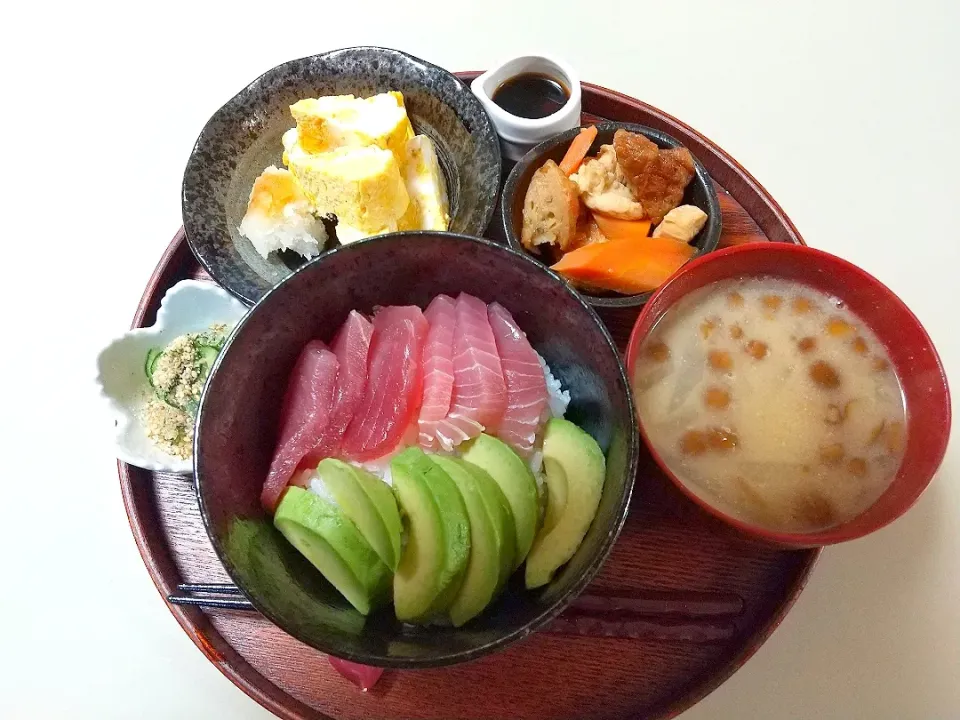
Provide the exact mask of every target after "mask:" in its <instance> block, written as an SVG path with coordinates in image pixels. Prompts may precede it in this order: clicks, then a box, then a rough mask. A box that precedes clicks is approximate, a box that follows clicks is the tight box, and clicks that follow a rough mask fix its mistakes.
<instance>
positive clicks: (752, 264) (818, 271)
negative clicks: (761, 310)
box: [627, 243, 950, 547]
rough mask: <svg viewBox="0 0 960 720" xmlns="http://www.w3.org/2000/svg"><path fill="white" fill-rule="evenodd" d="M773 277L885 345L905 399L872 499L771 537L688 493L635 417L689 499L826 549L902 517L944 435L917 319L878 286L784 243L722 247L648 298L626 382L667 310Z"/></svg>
mask: <svg viewBox="0 0 960 720" xmlns="http://www.w3.org/2000/svg"><path fill="white" fill-rule="evenodd" d="M761 276H763V277H775V278H783V279H786V280H793V281H796V282H800V283H803V284H805V285H808V286H810V287H812V288H814V289H816V290H820V291H821V292H824V293H826V294H828V295H830V296H832V297H836V298H838V299H840V300H842V301H843V302H844V304H845V306H846V307H847V308H849V310H851V311H852V312H853V313H854V314H856V315H858V316H859V317H860V319H861V320H862V321H863V322H864V323H865V324H866V325H867V326H868V327H870V329H871V330H873V332H874V334H875V335H876V336H877V338H879V340H880V342H882V343H883V345H884V346H885V348H886V350H887V353H888V354H889V356H890V360H891V362H892V364H893V368H894V370H895V372H896V374H897V376H898V377H899V379H900V383H901V386H902V388H903V394H904V399H905V401H906V410H907V422H906V447H905V450H904V456H903V461H902V462H901V464H900V468H899V470H898V471H897V474H896V476H895V477H894V479H893V481H892V482H891V484H890V486H889V487H888V488H887V490H886V491H885V492H884V493H883V495H881V496H880V498H879V499H877V501H876V502H875V503H874V504H873V505H871V506H870V507H868V508H867V509H866V510H865V511H863V512H862V513H861V514H860V515H858V516H856V517H854V518H853V519H852V520H848V521H846V522H843V523H841V524H839V525H836V526H833V527H830V528H827V529H825V530H819V531H815V532H779V531H775V530H770V529H768V528H765V527H761V526H757V525H753V524H751V523H748V522H744V521H743V520H741V519H739V518H734V517H732V516H730V515H729V514H727V513H726V512H724V511H723V510H721V509H719V508H717V507H715V506H714V505H712V504H711V503H710V502H709V501H708V500H706V499H704V498H703V497H701V496H700V495H697V494H695V493H694V492H693V491H692V490H691V489H689V488H688V487H687V486H686V485H685V484H684V482H683V481H682V480H681V479H680V478H678V477H677V475H675V474H674V472H673V471H672V470H671V468H670V467H669V466H668V465H667V463H666V462H665V461H664V460H663V458H662V457H660V456H659V454H658V453H657V452H656V451H655V450H654V449H653V447H652V445H651V443H650V439H649V437H647V434H646V430H645V428H644V423H643V418H642V417H640V418H639V420H640V432H641V434H642V435H643V438H644V440H645V442H646V444H647V448H648V449H649V450H650V453H651V454H652V455H653V458H654V459H655V460H656V462H657V463H658V464H659V465H660V467H661V468H662V469H663V471H664V472H665V473H666V474H667V476H668V477H669V478H670V479H671V480H672V481H673V482H674V483H675V484H676V485H677V487H678V488H679V489H680V490H681V491H682V492H683V493H684V494H685V495H687V496H688V497H689V498H690V499H691V500H693V501H694V502H695V503H697V504H698V505H700V506H701V507H702V508H704V509H705V510H706V511H707V512H709V513H711V514H712V515H715V516H716V517H718V518H720V519H721V520H723V521H725V522H727V523H729V524H730V525H732V526H733V527H735V528H737V529H738V530H740V531H742V532H744V533H746V534H748V535H750V536H752V537H755V538H759V539H762V540H765V541H768V542H772V543H776V544H778V545H783V546H788V547H814V546H819V545H830V544H833V543H838V542H844V541H846V540H853V539H855V538H858V537H862V536H864V535H866V534H868V533H871V532H873V531H874V530H878V529H879V528H881V527H883V526H884V525H887V524H888V523H890V522H892V521H893V520H895V519H897V518H898V517H900V516H901V515H902V514H903V513H905V512H906V511H907V510H908V509H909V508H910V507H911V506H912V505H913V503H914V502H916V500H917V498H918V497H920V494H921V493H922V492H923V491H924V489H926V487H927V485H929V484H930V480H931V479H932V478H933V475H934V473H936V471H937V469H938V468H939V467H940V463H941V462H942V461H943V456H944V453H945V451H946V447H947V439H948V437H949V435H950V392H949V389H948V387H947V378H946V375H945V374H944V370H943V365H942V364H941V362H940V358H939V356H938V355H937V351H936V350H935V349H934V347H933V343H932V342H931V340H930V337H929V336H928V335H927V333H926V331H925V330H924V329H923V326H922V325H921V324H920V321H919V320H917V318H916V316H915V315H914V314H913V313H912V312H910V309H909V308H907V306H906V305H905V304H904V303H903V301H902V300H900V298H898V297H897V296H896V295H894V294H893V292H891V290H890V289H889V288H887V287H886V286H885V285H883V284H882V283H881V282H880V281H879V280H877V279H876V278H874V277H873V276H871V275H869V274H867V273H866V272H864V271H863V270H861V269H860V268H858V267H856V266H855V265H852V264H851V263H849V262H847V261H846V260H842V259H840V258H838V257H835V256H833V255H830V254H829V253H825V252H823V251H822V250H816V249H814V248H810V247H805V246H802V245H788V244H785V243H755V244H748V245H740V246H738V247H732V248H727V249H725V250H720V251H718V252H715V253H712V254H710V255H706V256H704V257H701V258H698V259H696V260H694V261H693V262H691V263H688V264H687V265H685V266H684V267H683V268H681V269H680V270H679V271H678V272H677V273H676V274H675V275H673V277H671V278H670V279H669V280H668V281H667V282H666V283H664V284H663V286H661V287H660V289H659V290H658V291H657V292H656V293H655V294H654V295H653V297H652V298H651V299H650V301H649V302H648V303H647V305H646V306H645V307H644V309H643V312H642V313H641V314H640V317H639V318H638V319H637V323H636V325H635V326H634V328H633V333H632V334H631V336H630V343H629V345H628V347H627V368H628V372H629V373H630V377H631V381H632V378H633V373H634V369H635V367H636V360H637V356H638V351H639V348H640V345H641V343H642V342H643V339H644V338H645V337H646V335H647V334H648V333H649V332H650V331H651V329H652V328H653V327H654V326H655V325H656V323H657V321H658V320H659V319H660V318H661V317H662V316H663V314H664V313H665V312H666V310H667V309H668V308H670V307H671V306H672V305H673V304H674V303H676V302H677V301H678V300H679V299H680V298H682V297H684V296H685V295H687V294H688V293H690V292H693V291H694V290H697V289H699V288H701V287H704V286H705V285H708V284H710V283H713V282H716V281H719V280H728V279H742V278H750V277H761Z"/></svg>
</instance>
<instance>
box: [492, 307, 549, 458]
mask: <svg viewBox="0 0 960 720" xmlns="http://www.w3.org/2000/svg"><path fill="white" fill-rule="evenodd" d="M487 317H488V318H489V319H490V327H491V328H492V329H493V337H494V339H495V340H496V341H497V352H498V353H499V354H500V364H501V366H502V367H503V380H504V383H505V385H506V387H507V408H506V410H504V412H503V418H502V419H501V420H500V428H499V430H498V431H497V435H498V437H499V438H500V439H501V440H503V441H504V442H505V443H507V445H510V446H511V447H512V448H513V449H514V450H516V451H517V453H518V454H519V455H520V456H522V457H529V456H530V454H531V453H532V452H533V446H534V443H535V442H536V439H537V433H538V432H539V431H540V428H541V426H542V425H543V423H544V422H545V421H546V419H547V414H548V412H547V402H548V400H549V395H548V393H547V382H546V379H545V378H544V375H543V368H542V367H541V366H540V361H539V359H538V358H537V354H536V352H534V350H533V348H532V347H531V346H530V341H529V340H527V336H526V334H525V333H524V332H523V330H521V329H520V327H519V326H518V325H517V322H516V320H514V319H513V316H512V315H511V314H510V311H509V310H507V309H506V308H505V307H503V305H500V304H499V303H491V304H490V306H489V307H488V308H487Z"/></svg>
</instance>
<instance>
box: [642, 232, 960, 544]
mask: <svg viewBox="0 0 960 720" xmlns="http://www.w3.org/2000/svg"><path fill="white" fill-rule="evenodd" d="M744 253H784V254H786V255H794V256H797V257H800V258H803V259H812V260H813V261H814V262H817V263H822V262H827V263H831V264H833V265H840V266H843V267H844V268H845V269H846V270H848V271H850V272H852V273H855V274H857V275H859V276H860V277H861V279H863V280H864V281H866V282H867V283H868V284H870V285H873V286H874V287H876V288H877V289H879V290H880V291H882V292H883V293H884V294H885V295H886V296H887V298H888V299H889V300H890V301H891V302H893V303H894V304H896V306H897V307H898V308H899V310H900V311H901V312H903V313H904V316H905V317H906V318H909V319H910V320H911V321H912V322H913V323H914V325H915V327H916V329H917V330H919V332H920V335H921V337H922V338H923V340H924V342H925V344H926V345H927V347H929V349H930V351H931V354H932V357H933V359H934V361H935V364H936V367H937V370H938V374H939V380H940V382H939V384H938V386H939V387H941V388H942V389H943V397H944V405H945V412H946V423H945V432H944V434H943V441H942V443H941V444H940V447H939V449H938V450H937V451H936V452H935V453H934V455H936V456H938V457H937V458H936V462H935V463H934V465H933V470H932V471H931V472H930V473H929V476H928V477H926V478H924V479H923V481H922V482H921V483H919V485H918V489H917V491H916V494H915V495H914V497H912V498H910V499H909V501H908V502H906V503H904V504H903V505H902V506H901V507H899V508H897V510H896V512H894V513H892V514H891V515H890V517H888V518H886V519H884V520H883V521H882V522H880V523H879V524H877V525H875V526H873V527H870V528H868V529H866V530H864V531H863V532H850V531H849V530H847V529H846V528H848V527H849V526H850V524H852V523H853V522H855V521H856V520H857V519H858V518H860V517H861V516H863V515H864V514H865V513H866V512H868V511H869V510H870V508H872V507H873V505H875V504H876V502H878V501H879V499H878V500H876V501H874V504H872V505H870V506H868V507H866V508H864V509H863V510H862V511H861V512H860V513H858V514H857V515H856V516H855V517H853V518H851V519H850V520H847V521H846V522H843V523H841V524H839V525H836V526H834V527H831V528H827V529H826V530H818V531H816V532H811V533H803V532H784V531H781V530H771V529H768V528H765V527H762V526H759V525H754V524H751V523H748V522H744V521H743V520H739V519H737V518H736V517H734V516H732V515H729V514H728V513H726V512H724V511H723V510H721V509H720V508H718V507H717V506H715V505H713V504H712V503H710V502H709V501H708V500H706V499H704V498H703V497H701V496H700V495H698V494H696V493H695V492H694V491H693V490H691V489H690V488H688V487H687V485H686V483H684V482H683V481H682V480H681V479H680V478H679V477H678V476H677V475H676V474H675V473H674V471H673V470H672V469H671V468H670V466H669V464H668V463H667V462H666V461H665V460H664V459H663V457H662V456H661V455H660V453H659V452H657V450H656V449H655V448H654V446H653V444H652V443H651V442H650V438H649V436H648V434H647V430H646V426H645V425H644V422H643V418H641V417H640V413H639V409H638V410H637V424H638V427H639V430H640V435H641V436H642V437H643V442H644V444H645V445H646V447H647V451H648V452H649V453H650V455H651V457H653V459H654V460H655V461H656V463H657V465H658V466H659V467H660V469H661V470H662V471H663V472H664V474H665V475H666V476H667V477H668V478H670V480H671V482H672V483H673V484H674V485H675V486H676V487H677V488H678V489H679V490H680V491H681V492H682V493H683V494H684V495H686V496H687V497H688V498H690V499H691V500H692V501H693V502H694V503H696V505H697V506H698V507H700V508H701V509H703V510H704V511H706V512H708V513H709V514H711V515H713V516H714V517H716V518H718V519H720V520H722V521H723V522H724V523H726V524H727V525H729V526H731V527H733V528H735V529H736V530H738V531H740V532H741V533H743V534H745V535H747V536H750V537H752V538H756V539H759V540H762V541H765V542H769V543H773V544H775V545H778V546H781V547H789V548H795V549H799V548H813V547H824V546H827V545H835V544H837V543H841V542H847V541H849V540H856V539H858V538H861V537H865V536H867V535H870V534H872V533H874V532H876V531H877V530H880V529H882V528H884V527H886V526H887V525H889V524H890V523H892V522H893V521H894V520H897V519H898V518H900V517H902V516H903V515H904V514H905V513H906V512H907V511H908V510H909V509H910V508H911V507H913V505H914V504H915V503H916V502H917V501H918V500H919V499H920V496H921V495H923V493H924V491H925V490H926V489H927V487H929V485H930V482H931V481H932V480H933V478H934V476H935V475H936V473H937V471H938V469H939V467H940V465H941V464H942V463H943V458H944V456H945V455H946V451H947V444H948V441H949V437H950V424H951V406H950V388H949V386H948V384H947V375H946V371H945V369H944V367H943V362H942V360H941V359H940V355H939V354H938V353H937V350H936V347H935V346H934V344H933V340H932V339H931V338H930V335H929V334H928V333H927V331H926V329H925V328H924V327H923V324H922V323H921V322H920V320H919V319H918V318H917V316H916V315H915V314H914V313H913V311H912V310H910V308H909V307H907V305H906V303H904V302H903V300H901V299H900V297H899V296H898V295H896V293H894V292H893V291H892V290H891V289H890V288H888V287H887V286H886V285H884V284H883V283H882V282H880V281H879V280H878V279H877V278H875V277H874V276H873V275H871V274H870V273H868V272H867V271H866V270H864V269H862V268H860V267H858V266H857V265H854V264H853V263H851V262H850V261H849V260H844V259H843V258H841V257H837V256H836V255H832V254H831V253H828V252H825V251H824V250H818V249H817V248H812V247H809V246H807V245H793V244H788V243H773V242H765V243H747V244H744V245H736V246H733V247H728V248H724V249H722V250H718V251H717V252H714V253H711V254H710V255H705V256H703V257H700V258H697V259H695V260H693V261H691V262H690V263H688V264H686V265H684V266H683V267H682V268H680V269H679V270H678V271H677V272H676V273H674V274H673V275H672V276H671V277H670V278H669V279H668V280H667V281H666V282H665V283H664V284H663V285H661V286H660V287H659V288H658V289H657V291H656V292H655V293H654V294H653V297H651V300H654V299H655V298H656V297H657V296H658V295H659V294H660V293H662V292H666V291H667V289H668V288H669V287H670V286H672V285H674V284H675V283H678V282H681V281H682V280H683V278H684V276H686V275H689V274H691V273H696V272H698V271H699V269H700V268H702V267H703V266H704V265H707V264H709V263H711V262H715V261H718V260H722V259H723V258H726V257H728V256H731V255H740V254H744ZM764 274H765V275H772V276H774V277H776V276H777V271H776V269H771V270H769V271H768V272H765V273H764ZM696 289H699V288H692V289H691V290H690V291H688V292H693V290H696ZM687 294H688V293H687V292H685V293H683V294H682V295H680V296H678V297H677V299H676V300H675V301H674V303H675V302H677V301H679V300H680V299H681V298H683V297H686V296H687ZM655 305H656V303H654V302H650V303H649V304H648V305H646V306H645V307H644V308H643V310H641V312H640V315H639V316H638V317H637V320H636V322H635V323H634V325H633V330H632V331H631V332H630V339H629V340H628V341H627V357H626V367H627V369H628V372H629V373H631V374H632V372H633V368H634V367H635V365H636V361H637V353H638V352H639V347H640V344H641V343H642V342H643V340H644V339H645V338H646V337H647V334H648V333H644V334H643V335H642V336H641V333H640V328H641V327H642V326H643V325H644V324H646V323H647V322H648V321H649V318H650V316H651V315H652V314H653V308H654V307H655ZM670 307H672V304H671V305H667V306H665V307H664V308H662V309H661V311H660V312H659V313H658V316H657V318H656V319H657V320H659V318H660V317H662V316H663V314H664V313H665V312H666V311H667V310H668V309H669V308H670ZM654 325H655V323H653V324H651V330H652V329H653V326H654ZM871 329H873V328H871ZM648 332H649V331H648ZM874 332H876V331H874ZM878 335H879V333H878ZM882 340H883V338H882V337H881V342H882ZM631 389H632V383H631ZM634 407H636V405H635V406H634ZM899 472H900V471H899V469H898V471H897V473H898V474H899ZM895 477H896V476H895ZM884 492H886V491H884Z"/></svg>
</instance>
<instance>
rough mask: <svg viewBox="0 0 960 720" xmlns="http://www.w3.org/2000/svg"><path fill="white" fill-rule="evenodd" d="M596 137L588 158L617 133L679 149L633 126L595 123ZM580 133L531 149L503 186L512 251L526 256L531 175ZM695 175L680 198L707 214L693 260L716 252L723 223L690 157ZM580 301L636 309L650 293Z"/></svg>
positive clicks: (709, 186)
mask: <svg viewBox="0 0 960 720" xmlns="http://www.w3.org/2000/svg"><path fill="white" fill-rule="evenodd" d="M596 128H597V137H596V139H595V140H594V141H593V144H592V145H591V146H590V155H596V154H597V153H598V152H599V151H600V146H601V145H610V144H612V143H613V134H614V133H615V132H616V131H617V130H620V129H623V130H627V131H629V132H634V133H640V134H642V135H646V136H647V137H648V138H649V139H650V140H652V141H653V142H655V143H656V144H657V146H658V147H661V148H675V147H681V146H682V144H681V143H680V142H679V141H677V140H675V139H673V138H672V137H670V136H669V135H667V134H666V133H662V132H660V131H659V130H654V129H653V128H649V127H647V126H646V125H634V124H631V123H620V122H604V123H597V124H596ZM579 133H580V128H573V129H571V130H567V131H566V132H563V133H560V134H559V135H556V136H554V137H552V138H550V139H549V140H544V141H543V142H542V143H540V144H539V145H537V146H536V147H534V148H533V149H532V150H530V152H528V153H527V154H526V155H524V156H523V157H522V158H521V159H520V161H519V162H518V163H517V164H516V165H515V166H514V168H513V170H512V171H511V172H510V175H509V176H508V177H507V182H506V184H505V185H504V186H503V200H502V202H501V204H500V218H501V222H502V223H503V231H504V234H505V235H506V237H507V241H508V242H509V243H510V246H511V247H513V248H514V249H516V250H518V251H520V252H524V253H526V250H525V249H524V247H523V245H521V244H520V230H521V228H522V227H523V200H524V198H525V197H526V194H527V187H528V186H529V185H530V178H532V177H533V173H534V172H535V171H536V170H537V169H538V168H539V167H540V166H541V165H543V163H545V162H546V161H547V160H553V161H555V162H558V163H559V162H560V160H561V158H563V155H564V153H566V151H567V148H568V147H569V146H570V141H571V140H573V138H575V137H576V136H577V135H578V134H579ZM693 160H694V163H695V165H696V173H695V174H694V176H693V179H692V180H691V181H690V184H689V185H687V189H686V192H685V193H684V194H683V201H682V203H681V204H683V205H696V206H697V207H698V208H700V209H701V210H703V211H704V212H705V213H706V214H707V223H706V225H704V226H703V229H702V230H701V231H700V232H699V233H698V234H697V236H696V237H695V238H694V240H693V244H694V245H696V247H697V253H696V255H694V257H699V256H700V255H706V254H707V253H709V252H713V251H714V250H716V249H717V243H719V242H720V231H721V230H722V226H723V222H722V218H721V214H720V201H719V200H718V199H717V191H716V190H715V189H714V187H713V182H712V181H711V180H710V176H709V175H708V174H707V171H706V170H705V169H704V167H703V165H701V164H700V161H699V160H697V159H696V157H694V159H693ZM529 255H530V257H532V258H534V259H535V260H537V262H541V261H540V260H539V258H537V256H536V255H535V254H532V253H529ZM580 293H581V295H583V297H584V299H585V300H586V301H587V302H588V303H590V304H591V305H593V306H594V307H607V308H611V307H612V308H623V307H640V306H642V305H644V304H645V303H646V302H647V300H649V299H650V296H651V295H653V293H652V292H647V293H641V294H639V295H620V294H618V293H606V294H602V295H597V294H591V293H588V292H585V291H580Z"/></svg>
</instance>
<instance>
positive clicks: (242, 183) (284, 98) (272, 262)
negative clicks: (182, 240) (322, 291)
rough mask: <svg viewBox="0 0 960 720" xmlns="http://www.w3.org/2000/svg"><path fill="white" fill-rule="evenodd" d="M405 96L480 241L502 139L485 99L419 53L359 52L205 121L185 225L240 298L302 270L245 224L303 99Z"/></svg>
mask: <svg viewBox="0 0 960 720" xmlns="http://www.w3.org/2000/svg"><path fill="white" fill-rule="evenodd" d="M388 90H399V91H400V92H402V93H403V97H404V102H405V104H406V107H407V112H408V114H409V115H410V120H411V121H412V123H413V127H414V129H415V130H416V132H418V133H421V134H424V135H428V136H429V137H430V138H431V139H433V141H434V142H435V143H436V146H437V154H438V155H439V159H440V165H441V168H442V170H443V172H444V175H445V176H446V181H447V192H448V194H449V196H450V197H449V200H450V230H451V231H452V232H457V233H464V234H469V235H482V234H483V232H484V231H485V230H486V229H487V225H489V224H490V219H491V217H492V216H493V210H494V207H495V206H496V202H497V194H498V191H499V187H500V143H499V140H498V139H497V133H496V130H494V127H493V124H492V123H491V122H490V119H489V117H488V116H487V112H486V110H484V108H483V105H481V104H480V101H479V100H477V98H476V97H475V96H474V95H473V93H471V92H470V89H469V88H468V87H467V86H466V85H464V84H463V83H461V82H460V81H459V80H458V79H457V78H456V77H455V76H454V75H452V74H451V73H449V72H447V71H446V70H444V69H442V68H439V67H437V66H436V65H431V64H430V63H428V62H424V61H423V60H420V59H418V58H415V57H413V56H412V55H407V54H406V53H402V52H399V51H397V50H389V49H387V48H379V47H355V48H346V49H343V50H334V51H332V52H328V53H323V54H321V55H314V56H312V57H307V58H302V59H300V60H292V61H290V62H287V63H284V64H283V65H278V66H277V67H275V68H273V69H272V70H269V71H267V72H266V73H264V74H263V75H261V76H260V77H259V78H257V79H256V80H254V81H253V82H252V83H250V84H249V85H248V86H247V87H245V88H244V89H243V90H241V91H240V92H239V93H237V95H235V96H234V97H233V98H232V99H231V100H229V101H228V102H227V103H226V104H225V105H224V106H223V107H222V108H220V109H219V110H217V112H216V113H214V115H213V117H211V118H210V120H208V121H207V124H206V125H205V126H204V128H203V131H202V132H201V133H200V137H199V138H197V142H196V145H195V146H194V148H193V152H192V153H191V155H190V159H189V160H188V161H187V167H186V170H185V171H184V174H183V200H182V202H183V225H184V229H185V230H186V233H187V241H188V242H189V244H190V249H191V250H192V251H193V254H194V255H195V256H196V257H197V260H198V261H199V262H200V264H201V265H203V267H204V268H206V270H207V272H209V273H210V275H211V276H213V278H214V280H216V281H217V282H218V283H220V284H221V285H222V286H223V287H225V288H226V289H227V290H229V291H230V292H232V293H233V294H234V295H236V296H238V297H240V298H241V299H243V300H246V301H247V302H249V303H253V302H256V301H257V300H259V299H260V298H261V297H262V296H263V294H264V293H265V292H266V291H267V290H269V289H270V288H271V287H273V286H274V285H275V284H276V283H277V282H279V281H280V280H282V279H283V278H285V277H286V276H287V275H289V274H290V272H291V271H292V270H293V269H295V268H296V267H298V266H299V265H300V264H302V262H303V260H302V258H300V256H298V255H295V254H293V253H283V255H282V256H278V255H277V254H276V253H274V254H271V256H270V257H269V258H268V259H267V260H264V259H263V258H262V257H261V256H260V255H259V254H258V253H257V251H256V250H255V249H254V247H253V245H252V244H251V243H250V242H249V241H248V240H247V239H246V238H243V237H241V236H240V233H239V231H238V230H237V227H238V226H239V225H240V221H241V220H242V219H243V215H244V213H245V212H246V208H247V200H248V199H249V197H250V189H251V188H252V187H253V181H254V180H255V179H256V177H257V176H258V175H259V174H260V173H261V172H262V171H263V169H264V168H265V167H267V166H268V165H276V166H277V167H281V166H282V165H281V156H282V154H283V148H282V146H281V142H280V138H281V136H282V135H283V133H284V132H285V131H286V130H288V129H289V128H291V127H293V126H294V124H295V123H294V121H293V118H292V117H291V116H290V110H289V108H290V105H292V104H293V103H295V102H297V101H298V100H300V99H302V98H307V97H318V96H321V95H343V94H351V93H352V94H354V95H357V96H361V97H369V96H370V95H375V94H377V93H381V92H386V91H388Z"/></svg>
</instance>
